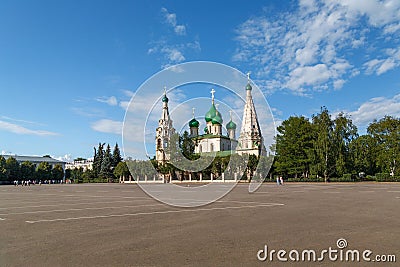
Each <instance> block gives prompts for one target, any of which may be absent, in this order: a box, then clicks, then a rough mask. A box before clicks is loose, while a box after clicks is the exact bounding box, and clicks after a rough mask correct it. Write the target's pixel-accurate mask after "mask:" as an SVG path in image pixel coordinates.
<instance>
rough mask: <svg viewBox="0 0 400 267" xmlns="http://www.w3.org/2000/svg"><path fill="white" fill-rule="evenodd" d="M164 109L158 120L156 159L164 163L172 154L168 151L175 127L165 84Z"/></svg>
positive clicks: (162, 99)
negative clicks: (170, 113)
mask: <svg viewBox="0 0 400 267" xmlns="http://www.w3.org/2000/svg"><path fill="white" fill-rule="evenodd" d="M161 101H162V103H163V109H162V113H161V118H160V119H159V120H158V127H157V129H156V160H157V161H158V162H160V163H162V164H164V163H165V162H167V161H169V159H170V154H169V152H168V145H169V142H170V140H171V136H172V134H174V133H175V129H174V128H173V126H172V120H171V117H170V115H169V108H168V101H169V99H168V97H167V87H166V86H164V95H163V97H162V98H161Z"/></svg>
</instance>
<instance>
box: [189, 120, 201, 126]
mask: <svg viewBox="0 0 400 267" xmlns="http://www.w3.org/2000/svg"><path fill="white" fill-rule="evenodd" d="M199 125H200V123H199V121H198V120H196V119H195V118H193V119H192V120H191V121H189V127H190V128H192V127H194V128H199Z"/></svg>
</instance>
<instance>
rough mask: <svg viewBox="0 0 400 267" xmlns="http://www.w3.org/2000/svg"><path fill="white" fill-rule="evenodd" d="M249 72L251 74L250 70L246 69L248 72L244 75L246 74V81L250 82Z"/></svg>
mask: <svg viewBox="0 0 400 267" xmlns="http://www.w3.org/2000/svg"><path fill="white" fill-rule="evenodd" d="M250 74H251V71H248V72H247V73H246V75H247V82H250Z"/></svg>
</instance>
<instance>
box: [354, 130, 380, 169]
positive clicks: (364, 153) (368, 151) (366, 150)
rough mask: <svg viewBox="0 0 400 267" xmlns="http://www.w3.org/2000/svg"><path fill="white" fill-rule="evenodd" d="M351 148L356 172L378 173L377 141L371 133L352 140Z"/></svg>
mask: <svg viewBox="0 0 400 267" xmlns="http://www.w3.org/2000/svg"><path fill="white" fill-rule="evenodd" d="M349 149H350V154H351V156H352V163H353V169H354V171H355V172H357V173H361V172H364V173H366V174H369V175H374V174H375V173H376V171H377V169H376V160H375V159H376V143H375V140H374V139H373V138H372V136H371V135H361V136H359V137H357V138H356V139H354V140H352V141H351V143H350V146H349Z"/></svg>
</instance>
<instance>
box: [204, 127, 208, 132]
mask: <svg viewBox="0 0 400 267" xmlns="http://www.w3.org/2000/svg"><path fill="white" fill-rule="evenodd" d="M204 132H205V133H206V134H207V133H208V129H207V126H206V127H204Z"/></svg>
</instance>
